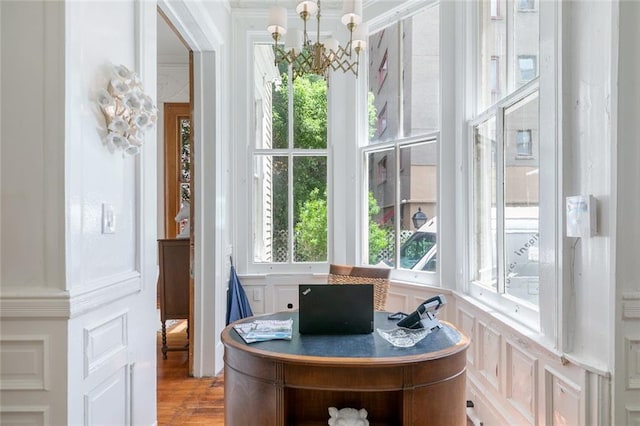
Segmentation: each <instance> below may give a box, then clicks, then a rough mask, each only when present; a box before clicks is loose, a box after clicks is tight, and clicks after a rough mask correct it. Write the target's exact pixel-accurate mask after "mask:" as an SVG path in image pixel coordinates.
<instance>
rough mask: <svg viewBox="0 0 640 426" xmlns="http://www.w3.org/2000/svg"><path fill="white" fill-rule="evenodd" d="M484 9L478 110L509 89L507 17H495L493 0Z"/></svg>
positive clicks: (481, 3)
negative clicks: (493, 14)
mask: <svg viewBox="0 0 640 426" xmlns="http://www.w3.org/2000/svg"><path fill="white" fill-rule="evenodd" d="M479 8H480V14H479V16H480V44H479V45H480V54H479V60H480V64H479V67H478V72H479V74H478V77H479V79H478V110H479V111H482V110H484V109H485V108H487V107H488V106H489V105H492V104H494V103H495V102H496V101H497V100H498V99H500V98H502V97H504V96H506V94H507V93H508V92H507V64H508V61H507V19H494V18H493V16H492V12H491V10H492V1H491V0H483V1H481V2H480V3H479Z"/></svg>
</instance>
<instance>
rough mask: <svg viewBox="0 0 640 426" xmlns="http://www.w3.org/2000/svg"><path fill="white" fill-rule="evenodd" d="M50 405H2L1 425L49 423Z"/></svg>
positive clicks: (0, 407)
mask: <svg viewBox="0 0 640 426" xmlns="http://www.w3.org/2000/svg"><path fill="white" fill-rule="evenodd" d="M49 424H51V423H50V421H49V406H46V405H29V406H26V405H3V406H0V425H42V426H45V425H49Z"/></svg>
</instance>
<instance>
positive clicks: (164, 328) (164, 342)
mask: <svg viewBox="0 0 640 426" xmlns="http://www.w3.org/2000/svg"><path fill="white" fill-rule="evenodd" d="M162 359H167V326H166V325H165V322H164V321H162Z"/></svg>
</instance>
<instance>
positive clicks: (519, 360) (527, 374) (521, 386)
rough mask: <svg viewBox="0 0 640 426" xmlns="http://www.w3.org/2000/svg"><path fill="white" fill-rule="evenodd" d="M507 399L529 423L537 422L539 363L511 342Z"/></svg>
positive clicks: (509, 346) (506, 360)
mask: <svg viewBox="0 0 640 426" xmlns="http://www.w3.org/2000/svg"><path fill="white" fill-rule="evenodd" d="M506 349H507V355H506V359H505V362H506V366H507V368H506V372H507V374H506V375H505V376H506V377H505V379H506V388H505V390H506V397H507V400H508V401H509V402H510V403H511V405H512V406H513V407H514V408H515V409H516V410H518V411H519V412H520V413H521V414H522V415H523V416H524V417H525V418H526V419H527V420H528V421H529V424H531V425H535V424H537V422H536V418H535V415H536V406H537V404H536V397H537V389H536V388H537V386H536V384H537V377H538V374H537V367H538V361H537V360H536V359H534V358H533V357H531V356H529V355H527V354H526V353H524V352H522V351H521V350H520V349H518V348H517V347H516V346H514V345H513V344H512V343H511V342H510V341H507V343H506Z"/></svg>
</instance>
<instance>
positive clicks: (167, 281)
mask: <svg viewBox="0 0 640 426" xmlns="http://www.w3.org/2000/svg"><path fill="white" fill-rule="evenodd" d="M158 262H159V264H160V274H159V276H158V298H159V299H160V321H161V322H162V358H163V359H167V351H186V350H188V349H189V348H188V346H184V347H179V348H169V347H167V330H166V325H165V322H166V320H169V319H188V318H189V239H188V238H179V239H175V238H174V239H162V240H158ZM187 331H188V329H187Z"/></svg>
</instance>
